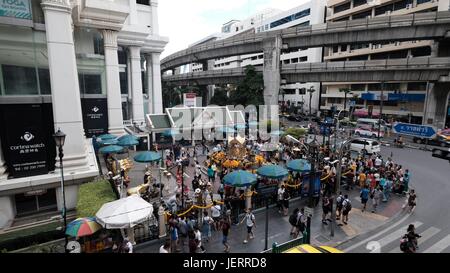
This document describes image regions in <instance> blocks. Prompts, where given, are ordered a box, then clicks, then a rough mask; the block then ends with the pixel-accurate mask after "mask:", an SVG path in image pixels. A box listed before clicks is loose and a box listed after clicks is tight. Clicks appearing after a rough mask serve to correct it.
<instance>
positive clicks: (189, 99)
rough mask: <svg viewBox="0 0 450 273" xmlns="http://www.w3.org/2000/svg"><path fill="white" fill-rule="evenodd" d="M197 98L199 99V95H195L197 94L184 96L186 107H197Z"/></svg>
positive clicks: (185, 94)
mask: <svg viewBox="0 0 450 273" xmlns="http://www.w3.org/2000/svg"><path fill="white" fill-rule="evenodd" d="M196 97H197V94H195V93H184V94H183V99H184V106H186V107H195V105H196Z"/></svg>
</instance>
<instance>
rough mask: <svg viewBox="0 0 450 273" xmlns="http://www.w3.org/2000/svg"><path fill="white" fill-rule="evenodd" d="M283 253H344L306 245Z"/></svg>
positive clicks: (333, 249) (327, 247)
mask: <svg viewBox="0 0 450 273" xmlns="http://www.w3.org/2000/svg"><path fill="white" fill-rule="evenodd" d="M283 253H344V252H343V251H341V250H339V249H336V248H334V247H329V246H313V245H308V244H303V245H299V246H296V247H293V248H290V249H288V250H285V251H283Z"/></svg>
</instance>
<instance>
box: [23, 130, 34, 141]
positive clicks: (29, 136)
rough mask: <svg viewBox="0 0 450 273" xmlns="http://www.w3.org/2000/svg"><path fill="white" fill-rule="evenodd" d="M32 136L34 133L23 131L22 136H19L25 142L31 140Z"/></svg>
mask: <svg viewBox="0 0 450 273" xmlns="http://www.w3.org/2000/svg"><path fill="white" fill-rule="evenodd" d="M33 138H34V135H33V134H32V133H30V132H25V133H24V134H23V136H21V137H20V139H22V140H25V141H26V142H28V141H30V140H32V139H33Z"/></svg>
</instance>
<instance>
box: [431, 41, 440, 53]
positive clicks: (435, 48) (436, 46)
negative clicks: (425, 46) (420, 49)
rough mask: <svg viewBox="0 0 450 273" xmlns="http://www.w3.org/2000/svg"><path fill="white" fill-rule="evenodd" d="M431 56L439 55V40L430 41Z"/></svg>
mask: <svg viewBox="0 0 450 273" xmlns="http://www.w3.org/2000/svg"><path fill="white" fill-rule="evenodd" d="M430 47H431V55H430V56H431V57H438V56H439V42H438V41H433V42H432V43H431V46H430Z"/></svg>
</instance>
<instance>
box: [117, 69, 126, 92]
mask: <svg viewBox="0 0 450 273" xmlns="http://www.w3.org/2000/svg"><path fill="white" fill-rule="evenodd" d="M119 77H120V93H121V94H128V77H127V72H126V70H125V72H120V73H119Z"/></svg>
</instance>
